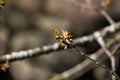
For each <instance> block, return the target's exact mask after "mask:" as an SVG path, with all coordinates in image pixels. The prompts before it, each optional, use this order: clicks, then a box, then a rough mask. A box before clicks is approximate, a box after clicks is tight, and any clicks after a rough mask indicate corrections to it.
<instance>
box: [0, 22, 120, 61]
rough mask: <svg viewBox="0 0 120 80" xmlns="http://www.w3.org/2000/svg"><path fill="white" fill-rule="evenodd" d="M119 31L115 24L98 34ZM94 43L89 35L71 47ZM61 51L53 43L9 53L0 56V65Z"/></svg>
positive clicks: (102, 34) (119, 23)
mask: <svg viewBox="0 0 120 80" xmlns="http://www.w3.org/2000/svg"><path fill="white" fill-rule="evenodd" d="M119 30H120V22H118V23H115V24H114V26H113V25H110V26H106V27H105V28H104V29H102V30H100V31H98V32H100V34H101V36H102V37H107V36H108V35H110V33H111V34H113V33H115V32H117V31H119ZM108 33H109V34H108ZM94 41H95V36H94V33H93V34H91V35H88V36H83V37H81V38H78V39H75V40H74V43H73V46H77V45H83V44H84V43H86V42H88V43H89V42H94ZM61 49H64V48H63V47H61V45H59V43H54V44H53V45H48V46H43V47H41V48H40V47H37V48H34V49H29V50H25V51H20V52H11V54H7V55H3V56H0V63H4V62H6V61H8V62H11V61H16V60H21V59H26V58H31V57H35V56H39V55H42V54H48V53H49V52H52V51H58V50H61Z"/></svg>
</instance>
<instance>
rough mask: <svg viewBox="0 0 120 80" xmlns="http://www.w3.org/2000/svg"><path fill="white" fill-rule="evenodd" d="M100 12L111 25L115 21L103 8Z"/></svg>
mask: <svg viewBox="0 0 120 80" xmlns="http://www.w3.org/2000/svg"><path fill="white" fill-rule="evenodd" d="M100 13H101V14H102V15H103V16H104V17H105V19H106V20H107V21H108V22H109V23H110V24H111V25H112V24H114V23H115V22H114V21H113V19H112V18H111V17H110V16H109V15H108V14H107V12H106V11H105V10H100Z"/></svg>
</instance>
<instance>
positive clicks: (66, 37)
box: [53, 28, 73, 49]
mask: <svg viewBox="0 0 120 80" xmlns="http://www.w3.org/2000/svg"><path fill="white" fill-rule="evenodd" d="M53 33H54V35H55V38H56V40H58V41H59V42H61V43H62V44H63V45H64V49H67V47H68V46H69V45H71V44H72V43H73V40H72V36H71V35H70V32H68V31H67V30H61V33H62V34H61V35H60V33H59V31H58V29H56V28H53Z"/></svg>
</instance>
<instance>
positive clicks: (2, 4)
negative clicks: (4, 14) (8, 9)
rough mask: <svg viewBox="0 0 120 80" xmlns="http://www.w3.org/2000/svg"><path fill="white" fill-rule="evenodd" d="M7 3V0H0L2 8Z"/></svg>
mask: <svg viewBox="0 0 120 80" xmlns="http://www.w3.org/2000/svg"><path fill="white" fill-rule="evenodd" d="M4 5H5V0H0V9H1V8H3V6H4Z"/></svg>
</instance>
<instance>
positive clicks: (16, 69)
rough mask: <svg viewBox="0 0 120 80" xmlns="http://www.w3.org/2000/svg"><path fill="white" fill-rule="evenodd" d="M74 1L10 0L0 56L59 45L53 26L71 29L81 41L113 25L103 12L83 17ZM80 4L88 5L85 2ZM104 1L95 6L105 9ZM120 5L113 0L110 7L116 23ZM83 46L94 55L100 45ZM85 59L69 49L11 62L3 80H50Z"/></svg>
mask: <svg viewBox="0 0 120 80" xmlns="http://www.w3.org/2000/svg"><path fill="white" fill-rule="evenodd" d="M70 1H72V0H69V1H67V0H6V5H5V7H4V8H3V9H2V11H1V12H0V13H1V15H0V21H1V24H0V55H4V54H9V53H10V52H12V51H20V50H26V49H30V48H35V47H38V46H39V47H42V46H44V45H49V44H52V43H55V42H56V40H55V39H54V35H53V32H52V30H51V28H52V27H57V28H58V29H59V30H61V29H67V30H68V31H70V33H71V34H72V35H73V38H78V37H81V36H84V35H88V34H90V33H92V32H94V31H95V30H99V29H101V28H103V27H104V26H107V25H109V23H108V22H107V21H106V20H105V18H104V17H103V16H102V15H101V14H100V13H99V12H97V11H94V10H90V11H88V12H85V13H84V14H83V13H81V9H80V8H79V7H76V6H75V5H71V3H70ZM77 1H78V2H79V3H80V4H85V0H77ZM100 1H102V0H92V2H93V4H92V6H94V7H95V8H96V7H97V8H101V7H100V6H99V4H100ZM119 3H120V0H112V2H111V4H110V5H109V7H107V8H106V11H107V12H108V14H109V15H110V16H111V17H112V18H113V20H114V21H119V20H120V5H119ZM91 46H92V48H91ZM81 47H82V49H83V50H84V51H85V52H86V53H92V52H95V51H96V50H97V49H99V47H100V46H99V45H97V44H96V43H93V44H88V45H84V46H81ZM83 59H84V58H83V57H81V56H78V55H75V54H73V53H70V51H69V50H64V51H59V52H53V53H50V54H46V55H42V56H38V57H34V58H30V59H25V60H21V61H16V62H13V63H10V68H9V69H8V70H7V71H6V72H4V71H0V79H1V80H48V79H49V78H51V77H53V76H54V75H56V74H59V73H62V72H63V71H65V70H68V69H70V68H71V67H73V66H75V65H76V64H78V63H80V62H81V61H82V60H83ZM100 70H101V71H103V70H102V69H101V68H99V67H96V68H95V69H92V70H91V71H89V72H88V73H86V74H84V75H83V76H82V77H80V78H78V79H76V80H80V79H82V80H97V79H98V78H96V77H95V75H97V74H98V75H101V74H102V73H99V71H100ZM103 73H105V71H103ZM104 76H105V75H103V76H102V77H103V78H104ZM103 78H102V79H98V80H103ZM104 80H107V79H104Z"/></svg>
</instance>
